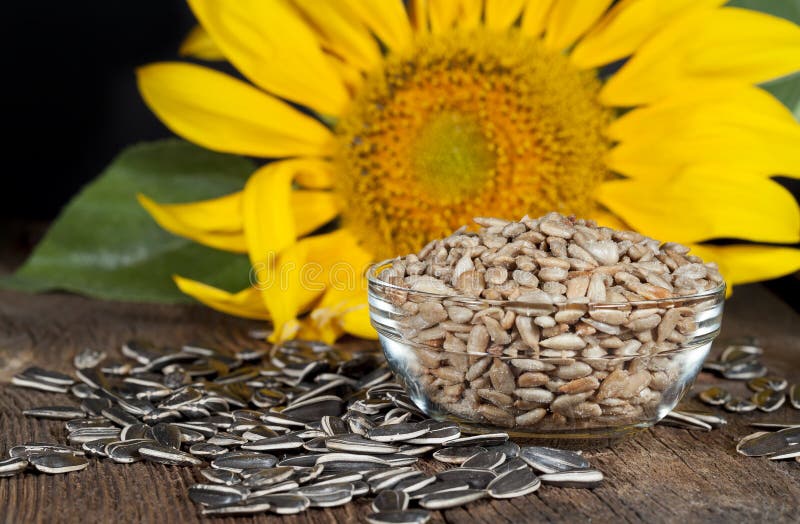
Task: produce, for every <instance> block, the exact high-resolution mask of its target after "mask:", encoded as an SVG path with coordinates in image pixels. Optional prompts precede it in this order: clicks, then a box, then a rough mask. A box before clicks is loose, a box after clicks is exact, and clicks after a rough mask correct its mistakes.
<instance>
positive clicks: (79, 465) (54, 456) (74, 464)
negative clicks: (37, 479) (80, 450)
mask: <svg viewBox="0 0 800 524" xmlns="http://www.w3.org/2000/svg"><path fill="white" fill-rule="evenodd" d="M28 461H29V462H30V463H31V465H32V466H33V467H34V468H36V470H37V471H41V472H42V473H50V474H53V475H55V474H59V473H71V472H73V471H80V470H82V469H85V468H86V467H87V466H88V465H89V461H88V460H86V458H85V457H81V456H77V455H72V454H67V453H50V454H42V455H33V456H32V457H30V458H29V459H28Z"/></svg>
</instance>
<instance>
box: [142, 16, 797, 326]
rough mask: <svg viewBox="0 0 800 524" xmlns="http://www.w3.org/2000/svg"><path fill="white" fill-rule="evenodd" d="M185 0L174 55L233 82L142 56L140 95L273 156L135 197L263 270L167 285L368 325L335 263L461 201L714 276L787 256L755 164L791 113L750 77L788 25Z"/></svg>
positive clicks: (249, 306) (784, 215) (767, 170)
mask: <svg viewBox="0 0 800 524" xmlns="http://www.w3.org/2000/svg"><path fill="white" fill-rule="evenodd" d="M189 2H190V4H191V6H192V9H193V11H194V12H195V14H196V15H197V18H198V20H199V21H200V24H201V26H202V29H198V30H196V31H194V32H193V33H192V36H191V39H190V40H189V41H188V42H187V44H186V45H185V46H184V48H183V51H184V52H185V53H187V54H190V55H192V56H195V57H196V58H203V59H214V58H217V59H224V60H228V61H229V62H230V63H231V64H232V65H233V66H234V67H236V68H237V69H238V70H239V71H240V72H241V73H242V75H243V76H244V77H245V78H246V81H244V80H239V79H236V78H233V77H231V76H229V75H226V74H224V73H221V72H219V71H213V70H212V69H210V68H206V67H202V66H199V65H190V64H180V63H166V64H156V65H151V66H147V67H145V68H142V69H141V70H140V71H139V83H140V88H141V91H142V94H143V97H144V99H145V101H146V102H147V103H148V104H149V105H150V106H151V107H152V108H153V110H154V111H155V113H156V114H157V115H158V116H159V117H160V118H161V119H162V120H163V121H164V122H165V123H166V124H167V125H169V126H170V127H171V128H172V129H173V130H175V131H176V132H177V133H179V134H181V135H182V136H184V137H186V138H188V139H189V140H192V141H194V142H196V143H198V144H200V145H203V146H206V147H208V148H211V149H214V150H217V151H224V152H229V153H235V154H241V155H249V156H255V157H264V158H270V159H272V161H271V162H270V163H268V164H267V165H265V166H263V167H261V168H259V169H258V170H257V171H256V172H254V174H253V176H252V177H251V178H250V180H249V181H248V183H247V184H246V186H245V187H244V188H243V190H242V191H241V192H239V193H236V194H233V195H225V196H222V197H220V198H218V199H213V200H209V201H205V202H201V203H196V204H179V205H167V206H165V205H160V204H158V203H156V202H153V201H152V200H149V199H147V198H145V197H143V198H142V199H141V202H142V203H143V205H144V206H145V207H146V208H147V209H148V211H149V212H150V213H151V214H152V215H153V216H154V218H155V219H156V220H157V221H158V222H159V223H160V224H161V225H162V226H164V227H165V228H167V229H169V230H170V231H172V232H174V233H176V234H179V235H184V236H187V237H190V238H193V239H196V240H197V241H199V242H202V243H204V244H207V245H210V246H214V247H217V248H220V249H226V250H230V251H235V252H242V253H248V255H249V257H250V260H251V261H252V264H253V265H254V267H259V268H263V269H264V270H266V271H267V272H268V273H270V274H273V275H278V276H280V278H275V279H273V280H274V281H275V282H278V283H280V284H281V285H279V286H277V287H275V286H271V287H270V286H266V287H265V286H262V287H259V288H255V287H253V288H248V289H245V290H242V291H240V292H238V293H229V292H227V291H223V290H219V289H214V288H210V287H209V286H206V285H203V284H200V283H197V282H191V281H188V280H186V279H178V280H177V282H178V285H179V286H180V287H181V289H183V290H184V291H185V292H187V293H189V294H191V295H192V296H195V297H197V298H198V299H199V300H201V301H203V302H205V303H207V304H209V305H211V306H212V307H215V308H217V309H220V310H223V311H227V312H230V313H233V314H236V315H240V316H248V317H253V318H263V319H271V320H272V321H273V322H274V323H275V325H276V332H275V334H274V335H273V338H274V339H275V340H280V339H283V338H288V337H292V336H295V335H296V334H297V335H299V336H310V337H321V338H324V339H327V340H333V339H335V338H336V337H337V336H339V335H341V334H342V333H343V332H348V333H353V334H358V335H361V336H374V331H373V330H372V328H371V327H370V325H369V318H368V315H367V309H366V293H365V292H364V291H365V290H364V287H363V286H360V285H357V284H352V285H348V286H340V285H337V279H336V278H335V277H336V276H337V271H339V270H340V269H341V267H342V264H344V265H346V266H347V267H349V268H350V270H351V272H354V273H356V274H358V275H360V271H361V270H362V269H363V267H364V266H365V265H366V264H368V263H369V262H370V261H374V260H376V259H379V258H383V257H389V256H393V255H397V254H405V253H408V252H412V251H415V250H417V249H418V248H419V247H420V246H422V245H423V244H425V243H426V242H427V241H429V240H431V239H432V238H437V237H442V236H444V235H445V234H447V233H448V232H450V231H452V230H453V229H455V228H458V227H459V226H461V225H462V224H469V223H471V218H472V217H473V216H497V217H503V218H507V219H518V218H519V217H521V216H523V215H525V214H529V215H531V216H537V215H543V214H545V213H546V212H548V211H560V212H562V213H574V214H577V215H581V216H586V217H591V218H595V219H597V220H598V222H600V223H602V224H603V225H607V226H612V227H614V228H616V229H633V230H636V231H639V232H641V233H644V234H646V235H648V236H651V237H653V238H662V239H665V240H670V241H675V242H680V243H684V244H687V245H689V246H690V247H691V249H692V252H693V253H696V254H698V255H699V256H701V257H702V258H703V259H705V260H708V261H716V262H718V263H719V265H720V269H721V271H722V273H723V274H724V275H725V277H726V279H727V280H728V282H729V284H735V283H739V282H749V281H754V280H759V279H764V278H771V277H775V276H779V275H782V274H786V273H788V272H791V271H794V270H797V269H798V268H800V250H798V249H796V245H795V244H796V243H797V242H798V241H800V208H798V205H797V202H796V201H795V200H794V198H793V197H792V195H791V194H790V193H789V192H788V191H787V190H786V189H785V188H784V187H782V186H781V185H779V184H778V183H777V182H775V181H774V179H772V178H771V177H772V176H773V175H776V174H781V175H784V176H790V177H800V148H798V147H797V144H798V143H800V126H798V124H797V121H796V119H795V117H794V115H792V113H791V112H790V111H788V110H787V109H786V107H784V106H783V105H781V104H780V103H779V102H778V101H777V100H775V99H774V98H773V97H772V96H771V95H769V94H768V93H767V92H766V91H764V90H762V89H760V88H758V87H756V85H757V84H759V83H761V82H765V81H767V80H770V79H773V78H777V77H781V76H784V75H789V74H792V73H794V72H796V71H797V69H798V64H800V28H798V26H797V25H796V24H793V23H791V22H789V21H786V20H783V19H779V18H775V17H772V16H768V15H764V14H759V13H756V12H754V11H749V10H744V9H737V8H732V7H726V6H723V4H724V3H725V2H724V1H723V0H670V1H664V0H621V1H618V2H614V1H613V0H413V1H407V2H404V1H403V0H380V1H371V0H236V1H227V2H223V1H220V0H189ZM609 64H615V65H616V67H613V68H607V70H605V71H604V74H603V75H601V74H600V71H601V69H602V68H605V66H607V65H609ZM251 83H252V84H254V85H252V84H251ZM298 106H300V107H301V108H302V110H301V111H299V110H298ZM276 159H277V160H276ZM337 219H338V220H337ZM323 226H324V228H323ZM321 228H323V229H321ZM320 231H324V233H321V232H320ZM719 238H724V239H740V240H741V241H742V242H738V243H733V244H731V243H728V244H726V245H719V244H715V243H713V242H709V241H710V240H713V239H719ZM745 241H746V242H745ZM766 243H769V244H768V245H765V244H766ZM309 265H313V266H314V267H315V268H317V267H318V268H319V269H320V271H319V272H318V273H316V276H315V277H314V278H313V279H311V281H308V280H306V279H304V278H302V276H298V275H297V274H293V273H292V269H291V268H294V271H299V268H301V267H308V266H309ZM355 280H358V279H355ZM359 282H360V281H359ZM306 313H310V314H308V315H306V316H305V317H303V315H305V314H306ZM298 317H299V318H301V322H298V320H297V319H298Z"/></svg>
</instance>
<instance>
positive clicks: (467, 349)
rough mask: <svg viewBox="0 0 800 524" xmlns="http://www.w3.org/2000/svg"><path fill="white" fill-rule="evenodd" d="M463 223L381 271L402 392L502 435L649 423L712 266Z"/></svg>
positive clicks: (566, 229) (668, 392)
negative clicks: (405, 386) (406, 387)
mask: <svg viewBox="0 0 800 524" xmlns="http://www.w3.org/2000/svg"><path fill="white" fill-rule="evenodd" d="M474 222H475V223H477V224H478V225H479V226H481V227H480V228H479V229H478V230H477V231H475V232H473V231H469V230H468V229H467V228H466V226H465V227H463V228H461V229H459V230H457V231H455V232H454V233H453V234H451V235H450V236H448V237H447V238H443V239H437V240H434V241H432V242H430V243H429V244H428V245H426V246H425V247H424V248H423V249H422V250H421V251H420V252H419V253H417V254H410V255H406V256H403V257H398V258H396V259H394V260H392V261H390V262H387V264H386V265H385V266H382V267H381V268H380V272H379V274H378V279H377V282H378V284H377V286H376V289H379V290H382V291H379V292H377V294H376V296H378V295H383V296H384V297H385V300H386V301H387V304H386V305H385V306H382V307H385V308H386V309H387V310H391V311H392V315H393V320H392V323H393V325H394V324H396V325H397V330H398V333H399V334H400V335H401V336H402V337H403V338H404V339H405V340H407V341H409V343H410V344H409V346H408V348H409V349H408V352H410V353H411V355H410V356H408V357H404V358H405V361H407V363H408V364H407V367H409V368H410V370H409V371H408V373H407V374H408V376H409V377H413V379H411V380H410V381H411V382H413V383H414V387H416V388H418V389H419V390H420V391H421V392H424V395H425V396H426V397H427V398H429V399H430V400H431V401H432V402H433V403H435V404H436V405H437V407H438V408H440V409H441V410H443V411H446V412H449V413H450V414H453V415H455V416H457V417H460V418H461V419H463V420H467V421H472V422H476V423H481V424H484V425H488V424H490V425H492V426H495V427H502V428H522V429H523V430H524V429H526V428H536V430H538V431H541V430H543V431H548V430H559V429H560V430H563V429H564V428H565V427H568V428H574V429H577V428H580V429H588V428H592V427H595V426H596V425H605V424H613V425H617V424H621V423H624V422H639V421H641V419H642V418H656V414H657V412H658V411H659V409H660V407H661V406H662V405H663V403H664V402H663V399H668V398H670V397H671V396H672V395H673V394H674V393H675V392H676V391H677V390H679V389H680V385H679V384H680V382H681V380H683V376H684V373H683V370H684V367H685V363H684V362H682V361H681V357H680V355H682V354H683V353H682V352H680V351H677V352H676V351H675V350H676V349H678V348H681V347H682V345H683V344H685V343H687V341H689V340H691V339H692V338H693V336H694V335H695V333H696V331H697V330H698V326H700V325H702V324H703V322H705V321H708V319H709V318H711V317H712V316H713V314H712V312H713V311H714V310H715V309H717V310H718V306H719V299H718V298H717V299H715V298H714V296H713V293H712V291H713V290H715V289H716V288H718V287H719V286H720V285H721V284H722V277H721V275H720V274H719V272H718V270H717V267H716V265H715V264H713V263H706V264H704V263H703V261H702V260H701V259H700V258H699V257H696V256H694V255H690V254H689V248H688V247H685V246H682V245H679V244H675V243H661V242H659V241H657V240H654V239H651V238H647V237H644V236H642V235H640V234H638V233H634V232H631V231H615V230H612V229H609V228H604V227H598V225H597V224H596V223H595V222H594V221H591V220H583V219H576V218H575V217H573V216H569V217H568V216H564V215H561V214H559V213H548V214H547V215H545V216H543V217H539V218H530V217H527V216H526V217H524V218H522V219H521V220H520V221H518V222H513V221H507V220H502V219H498V218H487V217H478V218H475V219H474ZM703 292H708V293H706V294H705V295H702V293H703ZM698 293H700V294H701V296H700V298H697V297H695V298H690V296H691V295H696V294H698ZM658 299H670V300H669V302H664V303H657V302H653V301H654V300H658ZM486 301H492V302H486ZM407 380H409V379H407Z"/></svg>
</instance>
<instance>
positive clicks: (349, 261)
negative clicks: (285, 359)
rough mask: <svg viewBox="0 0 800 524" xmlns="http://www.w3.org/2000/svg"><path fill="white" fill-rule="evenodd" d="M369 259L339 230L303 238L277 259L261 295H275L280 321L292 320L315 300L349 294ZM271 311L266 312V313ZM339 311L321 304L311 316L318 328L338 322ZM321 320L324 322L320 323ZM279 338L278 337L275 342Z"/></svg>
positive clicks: (343, 231) (278, 320)
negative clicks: (279, 305)
mask: <svg viewBox="0 0 800 524" xmlns="http://www.w3.org/2000/svg"><path fill="white" fill-rule="evenodd" d="M370 260H371V257H370V256H369V254H368V253H366V252H365V251H364V250H363V249H361V248H360V247H359V246H358V244H357V243H356V242H355V240H354V238H353V236H352V235H351V234H350V233H349V232H348V231H346V230H343V229H340V230H337V231H334V232H332V233H327V234H324V235H316V236H311V237H306V238H304V239H302V240H300V241H298V242H297V243H296V244H293V245H291V246H289V247H288V248H286V249H285V250H284V251H283V252H281V254H280V255H279V256H278V258H277V263H276V264H275V268H274V274H275V275H276V278H275V279H273V282H272V283H271V285H270V286H265V287H263V289H264V292H265V293H276V292H277V293H278V294H279V295H280V296H281V297H282V298H283V301H284V305H285V308H284V310H282V313H281V314H282V315H283V316H282V317H281V318H282V319H284V318H285V319H294V318H296V316H297V315H298V314H300V313H302V312H304V311H306V310H307V309H308V308H310V307H311V306H312V305H313V304H314V303H315V302H316V301H317V300H318V299H319V298H320V296H322V295H323V293H326V295H328V294H331V293H333V292H334V291H335V292H339V291H341V292H343V293H348V294H350V293H353V292H354V291H355V290H358V289H359V286H360V285H361V284H362V282H363V274H364V271H365V269H366V267H367V266H368V265H369V262H370ZM272 311H273V309H272V308H270V312H272ZM339 313H340V312H339V310H330V305H326V304H325V303H324V298H323V302H322V303H321V304H320V305H319V306H318V307H317V308H316V309H315V311H314V312H312V316H314V315H316V317H317V319H318V322H316V321H315V322H316V323H317V327H318V328H320V330H321V332H326V333H328V336H330V333H332V332H330V331H326V330H325V329H322V327H323V326H324V325H325V324H326V323H328V322H330V321H331V320H332V319H335V318H338V316H339ZM323 317H324V319H325V321H324V322H323V321H322V320H320V319H322V318H323ZM273 319H274V324H275V328H276V330H278V331H279V332H280V326H281V319H279V318H278V317H277V316H276V315H275V314H274V313H273ZM279 337H280V333H279V334H278V335H276V338H279Z"/></svg>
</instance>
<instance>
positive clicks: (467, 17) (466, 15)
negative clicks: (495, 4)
mask: <svg viewBox="0 0 800 524" xmlns="http://www.w3.org/2000/svg"><path fill="white" fill-rule="evenodd" d="M460 2H461V5H460V7H459V12H458V16H457V17H456V27H458V28H459V29H463V30H470V29H475V28H476V27H478V26H480V25H481V15H482V14H483V0H460Z"/></svg>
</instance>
